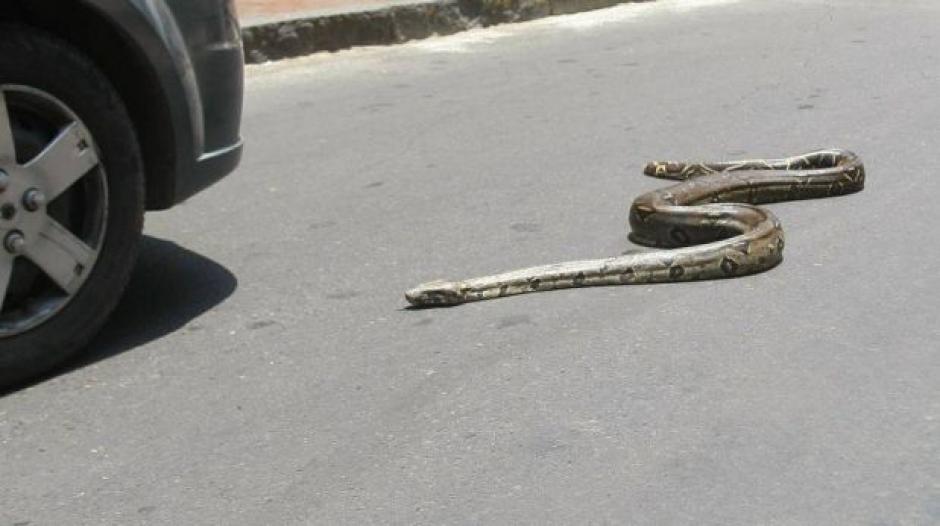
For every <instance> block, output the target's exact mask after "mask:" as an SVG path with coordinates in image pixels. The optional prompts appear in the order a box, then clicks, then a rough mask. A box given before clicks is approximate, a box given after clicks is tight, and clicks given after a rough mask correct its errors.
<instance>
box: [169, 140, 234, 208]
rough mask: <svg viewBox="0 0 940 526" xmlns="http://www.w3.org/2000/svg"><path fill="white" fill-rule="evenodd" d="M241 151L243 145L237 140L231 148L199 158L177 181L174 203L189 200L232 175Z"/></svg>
mask: <svg viewBox="0 0 940 526" xmlns="http://www.w3.org/2000/svg"><path fill="white" fill-rule="evenodd" d="M243 149H244V144H243V143H242V141H241V140H239V141H238V142H237V143H236V144H233V145H232V146H229V147H227V148H222V149H220V150H216V151H213V152H209V153H207V154H204V155H203V156H201V157H200V158H199V160H197V161H196V164H195V166H194V167H193V170H192V171H191V172H190V173H189V174H187V175H186V176H185V177H180V178H179V180H178V181H177V186H176V202H177V203H179V202H181V201H183V200H185V199H189V198H190V197H192V196H193V195H195V194H196V193H198V192H201V191H202V190H205V189H206V188H208V187H209V186H211V185H212V184H213V183H215V182H216V181H218V180H219V179H222V178H223V177H225V176H226V175H228V174H230V173H232V172H233V171H234V170H235V168H236V167H237V166H238V164H239V163H240V162H241V159H242V150H243Z"/></svg>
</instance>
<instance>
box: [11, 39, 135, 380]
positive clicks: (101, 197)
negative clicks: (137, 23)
mask: <svg viewBox="0 0 940 526" xmlns="http://www.w3.org/2000/svg"><path fill="white" fill-rule="evenodd" d="M0 33H2V34H3V38H2V39H0V171H5V175H6V176H5V177H4V174H0V179H2V180H0V188H2V189H3V190H2V192H0V293H2V296H0V298H2V299H3V303H2V308H0V386H3V387H7V388H9V387H11V386H13V385H16V384H21V383H22V382H25V381H27V380H30V379H33V378H35V377H36V376H37V375H38V374H41V373H43V372H45V371H48V370H49V369H50V368H52V367H54V366H56V365H57V364H61V363H62V362H63V360H65V359H66V358H67V357H69V356H71V355H72V354H74V353H75V352H76V351H79V350H80V349H82V348H83V347H84V346H85V345H86V344H87V343H88V341H89V340H90V339H91V338H92V337H93V336H94V335H95V333H96V332H98V330H99V329H100V328H101V326H102V325H103V324H104V322H105V320H106V319H107V317H108V315H109V314H110V313H111V311H112V310H113V309H114V308H115V306H116V305H117V302H118V300H119V299H120V296H121V294H122V293H123V291H124V288H125V287H126V285H127V282H128V279H129V277H130V272H131V270H132V268H133V265H134V262H135V258H136V255H137V247H138V243H139V240H140V237H141V230H142V227H143V214H144V176H143V167H142V161H141V154H140V148H139V145H138V142H137V138H136V133H135V131H134V126H133V124H132V121H131V119H130V118H129V116H128V112H127V110H126V108H125V106H124V104H123V102H122V100H121V98H120V96H119V95H118V93H117V92H116V90H115V89H114V87H113V86H112V85H111V83H110V82H109V81H108V79H107V78H106V77H105V75H104V74H103V73H102V72H101V71H100V70H99V69H98V68H97V67H96V66H95V64H94V63H93V62H92V61H91V60H90V59H89V58H88V57H87V56H86V55H85V54H83V53H82V52H81V51H80V50H78V49H77V48H75V47H74V46H72V45H71V44H69V43H68V42H66V41H64V40H61V39H59V38H57V37H55V36H54V35H51V34H48V33H45V32H42V31H39V30H36V29H33V28H30V27H25V26H21V25H10V24H4V25H0ZM5 122H6V124H5ZM4 126H6V128H4ZM5 129H6V132H5V131H4V130H5ZM5 134H6V135H5ZM5 136H6V137H8V138H9V137H12V139H7V141H6V143H5V142H4V137H5ZM46 141H49V142H48V143H47V144H45V145H44V144H43V143H44V142H46ZM4 144H6V147H5V146H4ZM11 145H12V146H11ZM4 148H6V153H4V151H5V150H4ZM11 150H12V151H11ZM86 169H87V171H84V170H86ZM83 171H84V172H83ZM37 225H38V226H37ZM69 258H72V259H69ZM70 268H71V269H72V270H71V272H72V273H73V274H70V273H69V269H70ZM4 278H5V279H6V281H5V282H4Z"/></svg>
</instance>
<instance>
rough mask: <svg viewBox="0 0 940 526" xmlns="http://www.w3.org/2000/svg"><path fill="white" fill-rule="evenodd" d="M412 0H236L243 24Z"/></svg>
mask: <svg viewBox="0 0 940 526" xmlns="http://www.w3.org/2000/svg"><path fill="white" fill-rule="evenodd" d="M414 2H415V0H236V2H235V3H236V5H237V6H238V17H239V18H240V19H241V23H242V25H243V26H256V25H261V24H267V23H272V22H281V21H284V20H291V19H297V18H312V17H317V16H329V15H336V14H342V13H356V12H362V11H375V10H379V9H382V8H385V7H391V6H394V5H405V4H409V3H414Z"/></svg>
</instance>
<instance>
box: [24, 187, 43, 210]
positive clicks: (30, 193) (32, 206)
mask: <svg viewBox="0 0 940 526" xmlns="http://www.w3.org/2000/svg"><path fill="white" fill-rule="evenodd" d="M45 204H46V195H45V194H43V193H42V192H41V191H40V190H39V189H38V188H30V189H29V190H27V191H26V193H25V194H23V206H24V207H25V208H26V209H27V210H29V211H30V212H35V211H36V210H39V209H40V208H42V206H43V205H45Z"/></svg>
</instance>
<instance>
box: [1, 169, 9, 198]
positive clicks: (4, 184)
mask: <svg viewBox="0 0 940 526" xmlns="http://www.w3.org/2000/svg"><path fill="white" fill-rule="evenodd" d="M9 186H10V175H9V174H8V173H6V172H4V171H3V170H0V193H2V192H5V191H6V189H7V187H9Z"/></svg>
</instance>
